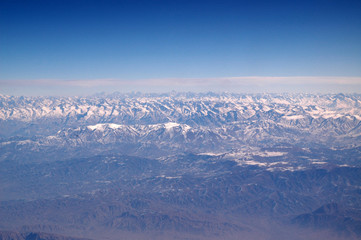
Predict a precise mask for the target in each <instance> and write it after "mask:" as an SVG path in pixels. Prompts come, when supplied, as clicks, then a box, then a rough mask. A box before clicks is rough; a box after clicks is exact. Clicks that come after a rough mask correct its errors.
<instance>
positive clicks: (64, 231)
mask: <svg viewBox="0 0 361 240" xmlns="http://www.w3.org/2000/svg"><path fill="white" fill-rule="evenodd" d="M360 176H361V95H358V94H348V95H344V94H325V95H317V94H253V95H249V94H248V95H242V94H226V93H224V94H214V93H207V94H194V93H171V94H128V95H127V94H112V95H96V96H92V97H84V98H81V97H12V96H4V95H1V96H0V216H5V217H1V218H0V229H5V230H10V232H7V233H8V235H6V234H5V233H2V234H3V235H0V236H3V238H5V237H7V238H5V239H9V238H10V237H13V238H14V239H26V238H27V237H28V235H24V233H32V234H33V235H31V236H30V237H32V239H70V238H60V236H56V237H55V236H54V238H52V237H53V235H52V234H60V235H64V236H81V237H85V238H91V239H110V240H113V239H114V240H115V239H132V240H133V239H139V240H140V239H142V240H145V239H182V240H184V239H199V240H201V239H202V240H203V239H225V240H236V239H237V240H239V239H252V240H265V239H269V240H270V239H272V240H273V239H277V240H280V239H281V240H283V239H284V240H286V239H294V240H301V239H314V240H316V239H329V240H343V239H361V232H360V231H359V230H358V229H359V226H360V219H361V202H360V199H361V191H360V186H361V178H360ZM11 231H13V232H11ZM40 232H42V233H45V232H46V233H49V235H46V234H40ZM4 234H5V235H4ZM34 234H35V235H34ZM15 237H17V238H15Z"/></svg>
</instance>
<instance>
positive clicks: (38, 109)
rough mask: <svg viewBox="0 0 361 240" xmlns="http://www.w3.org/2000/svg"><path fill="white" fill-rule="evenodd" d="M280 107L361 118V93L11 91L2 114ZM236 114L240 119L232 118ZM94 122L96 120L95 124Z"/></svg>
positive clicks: (88, 115) (141, 119)
mask: <svg viewBox="0 0 361 240" xmlns="http://www.w3.org/2000/svg"><path fill="white" fill-rule="evenodd" d="M272 112H274V113H277V114H279V115H280V117H283V118H284V119H286V120H298V119H302V118H304V117H305V116H309V117H312V118H324V119H328V118H334V119H336V118H342V117H348V118H350V117H352V118H356V119H358V120H360V119H361V95H358V94H354V95H352V94H351V95H343V94H330V95H309V94H278V95H276V94H273V95H272V94H256V95H241V94H238V95H237V94H229V95H227V94H223V95H222V94H220V95H217V94H209V95H195V94H193V95H192V94H190V96H187V95H186V96H184V95H176V96H172V95H159V96H147V95H145V96H142V95H141V96H137V97H132V98H130V97H124V96H121V97H120V96H115V97H114V96H112V97H109V96H108V97H107V96H105V97H89V98H79V97H66V98H65V97H64V98H62V97H57V98H56V97H38V98H36V97H35V98H34V97H29V98H27V97H12V96H4V95H1V96H0V119H1V120H19V121H24V122H30V121H36V120H39V119H44V118H55V119H66V120H67V121H73V122H74V121H77V122H79V121H83V122H87V123H99V122H110V123H112V122H114V123H125V124H128V123H132V124H133V123H134V124H137V123H138V124H150V123H153V124H156V123H159V122H178V123H189V122H190V121H193V124H200V123H201V122H200V121H195V119H197V118H212V117H216V118H217V119H219V120H221V121H224V122H227V121H237V120H238V121H239V120H246V119H250V118H252V117H254V116H257V115H259V114H271V113H272ZM232 118H236V119H232ZM94 125H95V124H94Z"/></svg>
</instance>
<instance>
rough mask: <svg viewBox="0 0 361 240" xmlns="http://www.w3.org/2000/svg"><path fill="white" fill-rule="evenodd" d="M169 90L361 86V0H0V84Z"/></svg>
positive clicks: (42, 90)
mask: <svg viewBox="0 0 361 240" xmlns="http://www.w3.org/2000/svg"><path fill="white" fill-rule="evenodd" d="M300 77H301V78H300ZM302 77H304V79H302ZM171 90H178V91H236V92H284V91H291V92H297V91H301V92H361V1H359V0H358V1H352V0H347V1H345V0H344V1H341V0H340V1H333V0H327V1H318V0H315V1H307V0H306V1H226V0H225V1H195V0H194V1H185V0H183V1H177V0H173V1H136V0H133V1H107V0H105V1H91V0H84V1H82V0H72V1H67V0H61V1H60V0H46V1H37V0H33V1H17V0H1V1H0V93H2V94H10V95H12V94H15V95H59V94H60V95H62V94H69V95H73V94H92V93H94V92H99V91H109V92H112V91H121V92H124V91H125V92H129V91H144V92H146V91H152V92H162V91H171Z"/></svg>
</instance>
